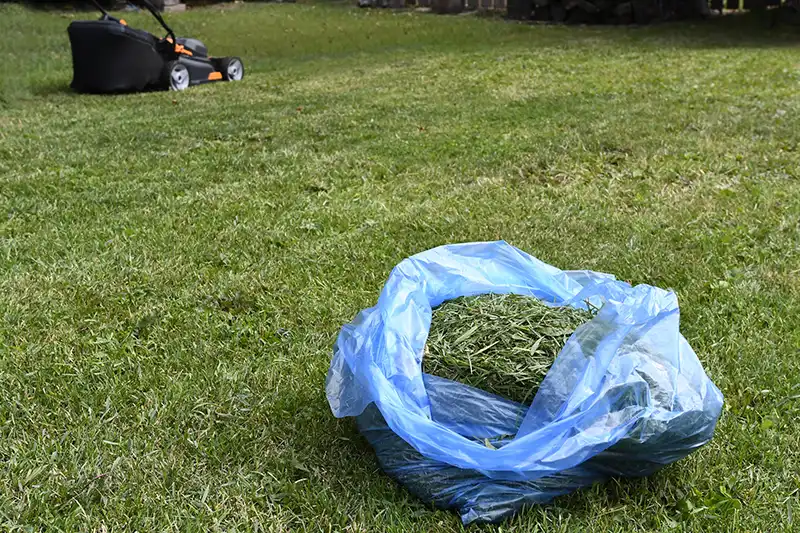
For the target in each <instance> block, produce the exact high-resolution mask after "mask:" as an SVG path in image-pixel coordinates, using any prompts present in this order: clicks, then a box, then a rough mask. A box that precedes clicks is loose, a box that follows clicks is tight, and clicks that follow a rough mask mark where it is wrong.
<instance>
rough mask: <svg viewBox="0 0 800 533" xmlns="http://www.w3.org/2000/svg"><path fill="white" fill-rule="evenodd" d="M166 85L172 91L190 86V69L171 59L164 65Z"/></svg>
mask: <svg viewBox="0 0 800 533" xmlns="http://www.w3.org/2000/svg"><path fill="white" fill-rule="evenodd" d="M164 86H165V87H167V88H169V90H170V91H182V90H184V89H186V88H187V87H189V69H188V68H186V65H184V64H182V63H180V62H178V61H170V62H169V63H167V64H166V66H165V67H164Z"/></svg>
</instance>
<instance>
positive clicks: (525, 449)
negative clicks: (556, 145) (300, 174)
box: [326, 242, 722, 524]
mask: <svg viewBox="0 0 800 533" xmlns="http://www.w3.org/2000/svg"><path fill="white" fill-rule="evenodd" d="M485 293H516V294H521V295H528V296H534V297H536V298H539V299H540V300H542V301H544V302H546V303H548V304H552V305H555V306H564V305H571V306H574V307H580V308H584V309H585V308H586V305H587V304H586V302H589V303H591V304H592V305H594V306H596V307H599V308H600V310H599V312H598V313H597V314H596V315H595V317H594V318H592V320H590V321H589V322H587V323H585V324H583V325H582V326H580V327H579V328H578V329H577V330H576V331H575V333H574V334H573V335H572V336H571V337H570V338H569V340H568V341H567V343H566V345H565V346H564V348H563V349H562V350H561V353H560V354H559V355H558V357H557V358H556V361H555V363H554V364H553V366H552V367H551V368H550V371H549V372H548V373H547V376H546V377H545V379H544V381H542V384H541V386H540V388H539V391H538V392H537V394H536V396H535V397H534V399H533V402H532V404H531V405H530V406H524V405H521V404H518V403H515V402H512V401H510V400H507V399H504V398H501V397H499V396H495V395H493V394H490V393H488V392H484V391H482V390H479V389H476V388H473V387H470V386H467V385H464V384H461V383H457V382H455V381H450V380H447V379H443V378H439V377H436V376H431V375H427V374H423V373H422V370H421V361H422V356H423V353H424V348H425V342H426V339H427V335H428V331H429V328H430V322H431V310H432V308H433V307H436V306H438V305H439V304H441V303H442V302H444V301H446V300H450V299H452V298H457V297H459V296H473V295H477V294H485ZM678 326H679V312H678V301H677V297H676V296H675V294H674V293H673V292H671V291H666V290H663V289H659V288H657V287H651V286H648V285H638V286H636V287H632V286H630V285H629V284H627V283H624V282H622V281H618V280H616V279H615V278H614V277H613V276H611V275H608V274H601V273H597V272H591V271H561V270H559V269H557V268H555V267H552V266H550V265H547V264H545V263H543V262H541V261H539V260H537V259H536V258H534V257H532V256H530V255H528V254H526V253H524V252H522V251H521V250H519V249H517V248H515V247H513V246H511V245H509V244H507V243H505V242H491V243H471V244H458V245H447V246H441V247H439V248H434V249H432V250H428V251H426V252H422V253H420V254H417V255H415V256H413V257H410V258H408V259H406V260H404V261H402V262H401V263H400V264H399V265H397V266H396V267H395V268H394V270H393V271H392V273H391V275H390V276H389V280H388V281H387V282H386V285H385V286H384V288H383V291H382V292H381V295H380V298H379V299H378V305H377V306H375V307H371V308H369V309H365V310H363V311H362V312H361V313H359V314H358V316H357V317H356V318H355V319H354V320H353V322H352V323H350V324H347V325H345V326H344V327H343V328H342V330H341V332H340V334H339V337H338V339H337V341H336V345H335V347H334V354H333V360H332V361H331V367H330V370H329V372H328V377H327V380H326V392H327V397H328V402H329V403H330V406H331V410H332V411H333V413H334V415H336V416H337V417H347V416H355V417H357V422H358V427H359V430H360V431H361V433H362V434H363V435H364V436H365V437H366V439H367V440H368V441H369V442H370V444H371V445H372V447H373V448H374V449H375V452H376V454H377V457H378V462H379V463H380V465H381V468H383V470H384V471H385V472H386V473H387V474H389V475H390V476H391V477H393V478H394V479H396V480H397V481H399V482H400V483H401V484H402V485H404V486H405V487H406V488H407V489H408V490H409V491H410V492H412V493H414V494H415V495H417V496H418V497H420V498H422V499H423V500H425V501H429V502H432V503H433V504H434V505H436V506H437V507H441V508H453V509H457V510H458V511H459V513H460V514H461V519H462V521H463V522H464V523H465V524H469V523H473V522H497V521H500V520H503V519H505V518H507V517H509V516H510V515H512V514H514V513H515V512H516V511H518V510H520V508H521V507H523V506H525V505H531V504H537V503H545V502H547V501H549V500H551V499H552V498H554V497H556V496H559V495H562V494H566V493H568V492H571V491H573V490H575V489H578V488H581V487H586V486H589V485H592V484H593V483H595V482H596V481H599V480H603V479H606V478H608V477H609V476H646V475H648V474H651V473H653V472H655V471H656V470H658V469H659V468H661V467H663V466H665V465H667V464H670V463H672V462H674V461H677V460H678V459H680V458H682V457H685V456H686V455H688V454H689V453H691V452H692V451H693V450H696V449H697V448H699V447H700V446H702V445H703V444H705V443H706V442H708V441H709V440H710V439H711V437H712V435H713V433H714V427H715V425H716V422H717V419H718V418H719V415H720V412H721V409H722V394H721V393H720V391H719V389H717V387H716V386H714V384H713V383H712V382H711V380H710V379H709V378H708V376H706V373H705V371H704V370H703V367H702V366H701V364H700V361H699V360H698V359H697V356H696V355H695V353H694V351H693V350H692V348H691V347H690V346H689V344H688V343H687V342H686V339H684V338H683V336H682V335H681V334H680V332H679V330H678ZM487 440H488V441H487Z"/></svg>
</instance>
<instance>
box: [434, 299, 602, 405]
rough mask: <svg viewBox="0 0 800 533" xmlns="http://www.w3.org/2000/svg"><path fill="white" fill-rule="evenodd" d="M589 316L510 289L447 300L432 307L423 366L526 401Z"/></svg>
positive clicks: (527, 401)
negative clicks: (507, 292)
mask: <svg viewBox="0 0 800 533" xmlns="http://www.w3.org/2000/svg"><path fill="white" fill-rule="evenodd" d="M591 318H592V312H590V311H584V310H580V309H574V308H572V307H548V306H547V305H545V304H544V303H542V302H541V301H539V300H538V299H536V298H533V297H529V296H519V295H515V294H485V295H480V296H470V297H462V298H457V299H454V300H450V301H447V302H445V303H443V304H442V305H440V306H439V307H437V308H436V309H434V310H433V318H432V321H431V331H430V334H429V335H428V343H427V346H426V347H425V354H424V357H423V359H422V370H423V371H424V372H426V373H428V374H433V375H436V376H440V377H443V378H447V379H452V380H454V381H459V382H461V383H464V384H467V385H471V386H473V387H477V388H479V389H483V390H485V391H487V392H491V393H493V394H497V395H499V396H503V397H505V398H508V399H510V400H513V401H515V402H519V403H523V404H528V403H530V402H531V401H533V397H534V396H535V395H536V391H537V390H538V389H539V384H540V383H541V382H542V380H543V379H544V376H545V374H547V371H548V370H549V369H550V367H551V366H552V364H553V362H554V361H555V360H556V357H557V356H558V353H559V352H560V351H561V348H563V347H564V344H565V343H566V341H567V339H568V338H569V336H570V335H572V332H573V331H575V329H576V328H577V327H578V326H580V325H581V324H583V323H584V322H587V321H588V320H590V319H591Z"/></svg>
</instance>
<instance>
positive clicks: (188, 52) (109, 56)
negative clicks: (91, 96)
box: [67, 0, 244, 93]
mask: <svg viewBox="0 0 800 533" xmlns="http://www.w3.org/2000/svg"><path fill="white" fill-rule="evenodd" d="M92 3H93V4H94V5H95V6H97V8H98V9H99V10H100V11H101V12H102V16H101V17H100V19H99V20H76V21H75V22H72V23H71V24H70V25H69V28H68V29H67V32H68V33H69V41H70V45H71V46H72V72H73V76H72V84H71V86H72V88H73V89H74V90H76V91H78V92H86V93H113V92H134V91H144V90H148V89H171V90H173V91H182V90H184V89H186V88H187V87H189V86H191V85H199V84H201V83H209V82H212V81H239V80H241V79H242V77H243V76H244V66H243V65H242V60H241V59H239V58H238V57H209V55H208V49H207V48H206V46H205V45H204V44H203V43H202V42H200V41H198V40H197V39H189V38H185V37H175V33H174V32H173V31H172V28H170V27H169V26H167V23H166V22H164V19H163V18H162V17H161V15H160V14H159V13H158V11H157V10H156V9H155V7H153V5H152V4H151V3H150V2H149V1H148V0H136V3H137V4H139V5H141V6H143V7H145V8H146V9H147V10H148V11H149V12H150V13H151V14H152V15H153V16H154V17H155V18H156V20H157V21H158V22H159V23H160V24H161V26H163V27H164V29H165V30H166V32H167V35H166V36H165V37H164V38H161V39H160V38H158V37H156V36H155V35H152V34H150V33H148V32H146V31H143V30H137V29H134V28H131V27H130V26H128V24H127V23H126V22H125V21H124V20H123V19H118V18H114V17H112V16H111V15H109V14H108V12H107V11H106V10H105V9H103V7H102V6H101V5H100V4H99V3H97V1H96V0H92Z"/></svg>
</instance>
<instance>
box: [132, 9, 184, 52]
mask: <svg viewBox="0 0 800 533" xmlns="http://www.w3.org/2000/svg"><path fill="white" fill-rule="evenodd" d="M133 2H134V3H137V4H142V5H143V6H144V7H145V8H146V9H147V10H148V11H149V12H150V14H151V15H153V16H154V17H155V18H156V20H157V21H158V22H159V24H161V26H163V28H164V29H165V30H167V35H168V36H169V37H172V42H173V43H177V42H178V41H177V38H176V37H175V32H174V31H172V28H170V27H169V26H167V23H166V22H164V19H163V18H162V17H161V14H160V13H159V12H158V10H156V8H155V7H154V6H153V4H151V3H150V0H133Z"/></svg>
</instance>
